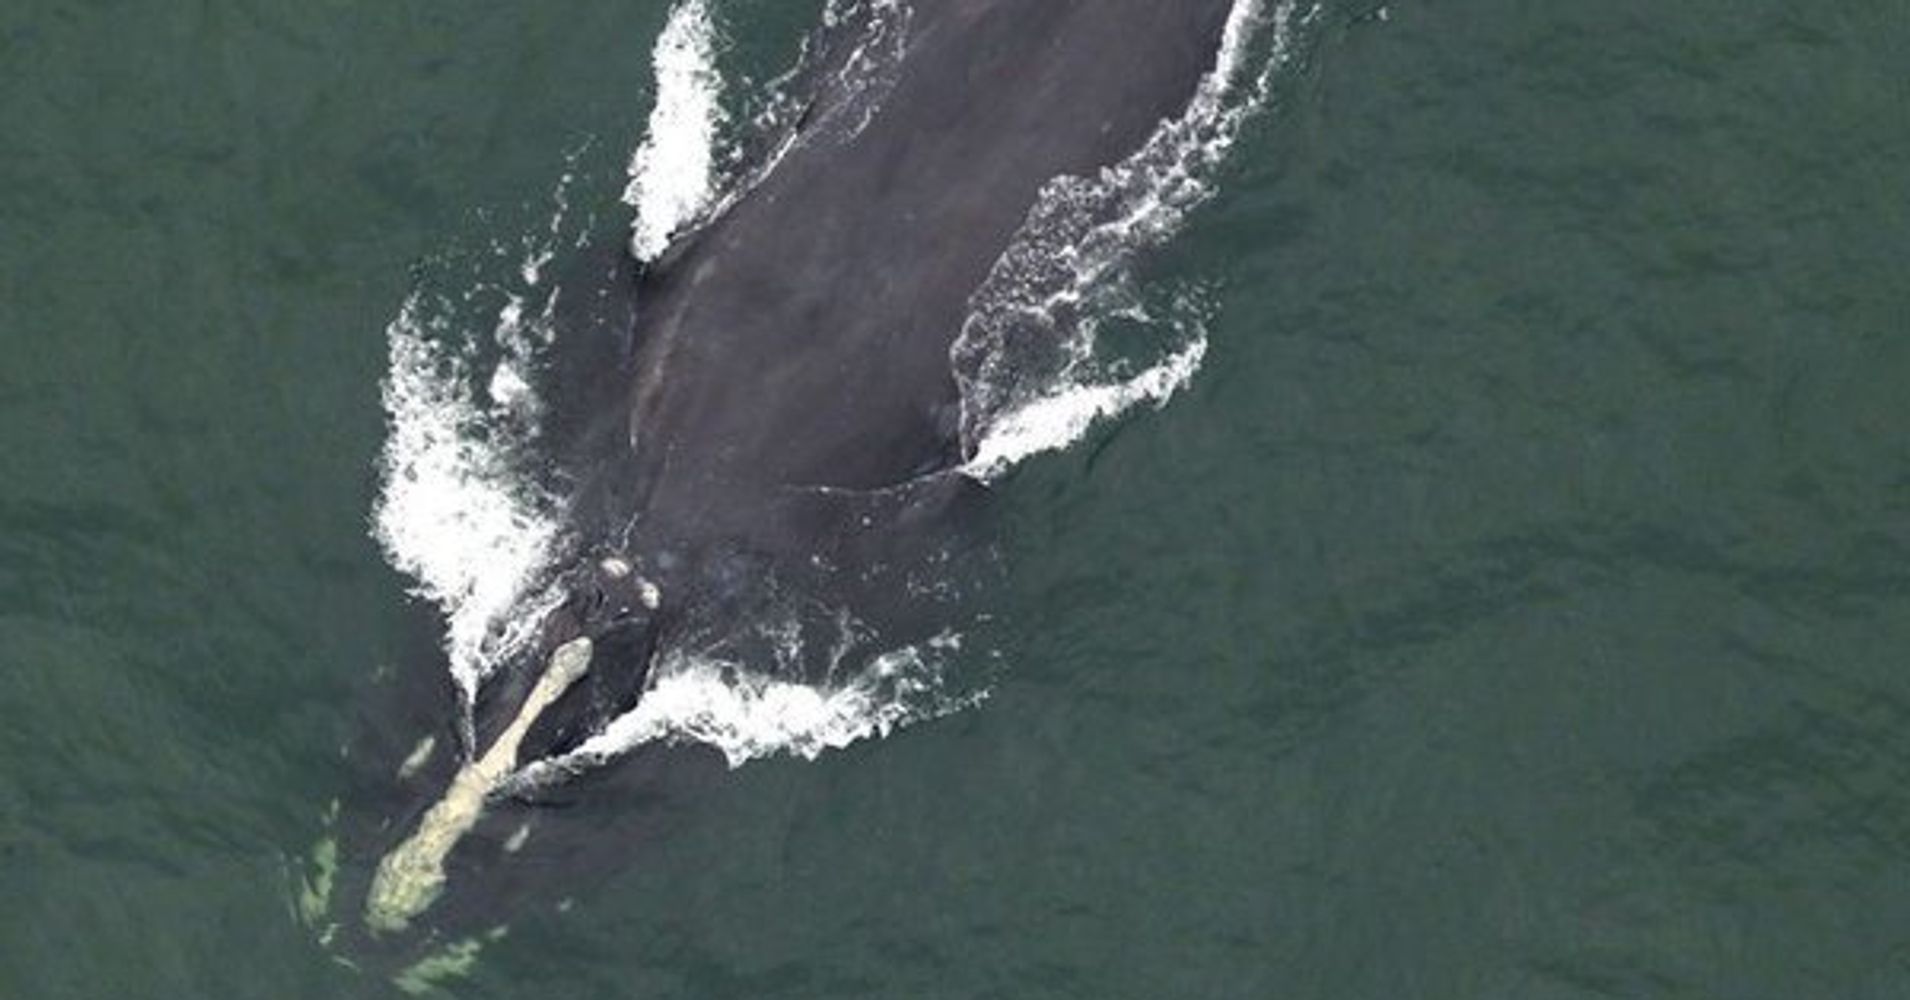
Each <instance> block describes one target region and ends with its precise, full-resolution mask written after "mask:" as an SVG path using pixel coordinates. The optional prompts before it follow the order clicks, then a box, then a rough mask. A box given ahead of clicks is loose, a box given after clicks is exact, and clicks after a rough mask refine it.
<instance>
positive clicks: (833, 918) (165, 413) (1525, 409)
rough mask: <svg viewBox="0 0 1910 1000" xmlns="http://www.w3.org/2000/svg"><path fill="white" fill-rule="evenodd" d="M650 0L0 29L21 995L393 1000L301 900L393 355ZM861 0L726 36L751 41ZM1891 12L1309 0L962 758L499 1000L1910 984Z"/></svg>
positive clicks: (723, 861)
mask: <svg viewBox="0 0 1910 1000" xmlns="http://www.w3.org/2000/svg"><path fill="white" fill-rule="evenodd" d="M667 6H668V5H667V4H666V3H664V2H662V0H617V2H594V3H592V2H585V3H574V4H563V5H557V4H546V5H531V4H503V3H475V4H467V5H461V6H458V7H451V6H444V5H438V6H426V5H418V4H409V5H393V4H371V3H353V2H349V0H330V2H325V3H308V4H293V3H281V2H266V0H260V2H254V3H245V4H239V3H224V4H220V3H212V4H173V5H165V4H157V3H147V4H130V3H113V2H96V3H88V4H72V3H52V2H47V0H16V2H15V3H13V4H10V5H8V6H7V7H6V8H5V9H4V10H0V126H4V133H3V134H4V141H0V282H3V284H0V348H4V353H3V354H0V710H3V711H4V713H5V715H4V722H5V724H4V725H3V726H0V998H4V1000H12V998H20V1000H41V998H48V1000H51V998H85V1000H93V998H108V997H110V998H147V997H151V998H175V997H178V998H185V997H192V998H201V997H222V998H223V997H261V998H294V997H315V998H316V997H377V996H384V995H388V994H389V992H390V990H389V987H388V986H387V985H386V984H384V983H383V982H382V981H381V980H379V979H376V978H372V977H368V976H364V975H360V974H357V973H354V972H352V971H351V970H350V969H348V968H345V967H343V966H341V965H339V964H338V963H336V962H335V961H334V958H333V955H332V954H331V953H330V952H328V951H327V950H326V949H325V948H323V947H321V946H320V945H319V944H318V943H317V942H316V941H315V940H314V934H313V932H312V930H311V929H309V928H308V927H306V926H304V925H303V924H302V923H301V922H300V921H299V920H298V919H297V918H296V917H295V915H294V912H293V911H294V901H295V896H296V891H297V882H296V878H295V877H294V876H295V875H296V873H297V871H298V869H299V868H300V867H301V866H302V865H303V863H304V860H305V858H306V856H307V854H308V853H309V851H310V849H311V845H312V843H313V841H314V840H315V839H316V838H317V837H318V836H319V835H320V833H321V830H322V826H323V822H322V817H323V814H324V811H325V809H326V806H327V803H329V802H330V801H331V800H332V799H333V798H334V797H335V796H337V795H338V794H339V793H340V789H341V788H342V787H343V784H344V778H343V777H342V771H343V767H342V765H341V763H340V761H339V747H340V745H341V743H342V741H344V740H345V739H346V738H347V734H348V732H349V730H350V726H351V720H352V719H353V718H354V717H355V715H356V711H355V708H356V706H355V704H354V700H355V699H359V698H362V697H364V696H365V683H364V682H365V678H366V677H367V676H368V675H369V674H370V673H371V672H372V671H373V670H374V669H376V668H377V667H378V666H380V665H386V664H390V663H392V662H393V661H394V659H395V658H396V657H397V656H398V654H399V652H400V651H401V650H402V649H403V648H404V646H405V643H406V641H407V638H406V630H407V627H408V626H407V622H408V621H409V620H410V615H409V613H408V612H407V611H406V610H405V607H404V603H405V598H404V596H403V587H404V581H403V580H402V579H400V578H399V577H398V576H397V575H396V574H395V573H394V572H392V571H391V570H390V569H389V568H388V567H387V566H386V565H385V563H384V561H383V559H382V557H381V555H380V553H379V552H378V550H377V548H376V546H375V545H374V543H373V542H372V541H371V540H370V539H369V537H368V535H367V512H368V509H369V507H370V505H371V502H372V499H373V496H374V493H375V489H376V472H375V467H374V462H375V460H376V457H377V454H378V451H379V448H380V447H381V444H382V441H383V435H384V428H383V416H382V413H381V410H380V406H379V397H378V383H379V379H380V378H381V377H382V375H383V373H384V366H385V340H384V334H383V328H384V325H385V324H386V323H387V322H388V321H389V320H390V319H391V317H392V316H393V314H394V313H395V312H396V310H397V308H398V306H399V304H400V303H401V302H402V301H403V299H404V297H405V295H406V293H407V292H408V290H409V289H410V288H411V287H412V283H413V277H412V275H413V268H414V265H415V264H416V263H417V262H418V261H420V260H421V259H425V258H428V257H431V256H433V255H438V254H442V253H445V252H446V251H447V249H450V248H457V247H473V246H483V245H484V244H485V243H486V242H487V241H505V242H509V241H512V240H515V239H517V238H518V237H519V236H520V235H521V234H522V233H524V232H525V231H527V230H528V229H529V228H532V227H535V226H537V225H541V224H542V222H543V220H544V219H545V218H546V217H547V215H548V197H549V192H550V190H551V188H552V186H553V184H554V183H555V181H556V179H557V178H558V177H559V176H561V175H562V174H563V173H565V172H566V171H567V170H573V169H574V170H575V171H577V172H578V173H580V174H581V175H583V176H585V177H587V178H595V179H596V180H595V182H590V181H586V182H585V183H584V185H583V190H585V191H587V192H591V193H594V194H595V195H596V196H597V197H599V198H601V199H602V204H601V210H602V212H603V213H604V219H603V224H604V225H605V226H608V227H612V228H614V227H615V226H617V225H620V224H621V222H620V220H619V218H618V217H617V216H616V215H615V212H616V211H617V206H616V205H615V203H614V200H613V199H614V195H615V190H616V187H615V184H614V180H615V178H616V176H617V174H618V172H619V171H620V169H621V166H622V162H623V160H624V158H625V157H626V156H627V154H628V151H629V149H630V148H631V147H632V146H633V145H634V144H635V142H636V140H637V138H638V136H639V135H640V134H641V130H642V127H643V122H644V119H645V116H646V115H647V113H648V109H649V103H650V94H649V89H650V79H651V70H650V65H649V58H650V47H651V44H652V42H653V41H654V38H655V36H656V33H657V31H658V30H659V28H660V26H661V25H662V23H663V19H664V16H665V14H666V12H667ZM813 7H814V5H813V4H793V3H780V2H771V0H753V2H748V3H744V2H741V0H735V2H731V3H729V4H728V6H727V7H726V8H724V9H725V11H726V17H725V19H726V20H727V22H728V23H729V24H730V26H731V29H732V35H733V37H732V43H733V44H734V45H735V46H737V49H738V51H739V52H740V53H741V58H743V59H744V60H745V61H750V60H754V59H757V58H758V56H756V55H754V54H753V52H752V48H751V47H752V46H757V45H760V46H761V47H762V48H763V50H764V54H763V55H762V56H761V57H760V58H761V59H762V61H763V64H764V65H769V64H771V63H773V62H774V59H773V58H772V57H771V55H770V53H771V52H779V51H781V49H780V48H779V46H781V45H782V44H783V43H785V42H787V41H788V40H789V39H790V38H792V37H794V33H795V32H797V31H799V30H800V29H801V27H802V26H803V25H804V24H806V23H808V21H809V20H811V19H812V18H813ZM1906 67H1910V4H1905V3H1902V2H1888V0H1886V2H1873V3H1861V2H1857V3H1846V4H1840V5H1819V6H1817V7H1809V6H1799V5H1794V4H1777V3H1764V2H1748V3H1747V2H1739V3H1721V2H1713V0H1697V2H1690V3H1682V4H1662V3H1657V4H1651V3H1639V2H1630V0H1621V2H1614V3H1605V4H1597V5H1579V6H1576V7H1574V6H1571V5H1531V4H1522V3H1514V2H1511V0H1476V2H1473V3H1469V4H1457V3H1450V2H1432V0H1422V2H1399V3H1395V4H1393V5H1391V6H1390V7H1388V8H1384V16H1381V9H1380V8H1377V7H1368V6H1357V5H1352V4H1345V3H1330V4H1327V5H1326V6H1325V7H1324V8H1323V10H1322V11H1321V13H1320V14H1319V15H1318V18H1317V21H1316V22H1315V23H1314V25H1313V27H1312V28H1311V29H1310V31H1309V33H1308V35H1307V46H1306V50H1305V58H1304V59H1302V60H1301V61H1300V62H1299V63H1298V64H1297V65H1296V66H1295V67H1294V68H1293V69H1292V70H1291V71H1290V72H1289V73H1288V74H1287V75H1286V77H1285V78H1284V80H1283V82H1282V86H1281V88H1280V99H1279V101H1278V102H1277V104H1276V106H1275V107H1273V108H1272V109H1271V110H1270V111H1269V112H1268V113H1267V114H1266V115H1264V116H1263V117H1261V118H1260V119H1259V120H1258V121H1257V122H1256V123H1255V124H1254V125H1253V126H1252V127H1251V128H1250V129H1249V131H1248V132H1247V134H1246V136H1245V138H1244V139H1243V141H1242V143H1241V145H1240V147H1239V148H1238V149H1237V150H1236V154H1235V156H1234V158H1233V160H1232V161H1231V163H1230V165H1229V167H1228V169H1227V170H1226V172H1225V173H1224V175H1223V177H1222V181H1221V185H1220V193H1219V194H1218V196H1217V197H1216V198H1215V199H1214V200H1213V201H1212V202H1211V203H1209V204H1208V205H1207V206H1206V207H1205V208H1204V209H1203V210H1202V211H1201V212H1200V213H1199V214H1198V215H1197V216H1196V218H1195V219H1194V220H1193V221H1192V223H1191V225H1190V227H1189V228H1188V230H1187V231H1186V232H1184V233H1183V234H1182V236H1181V237H1180V238H1179V239H1178V240H1177V241H1176V242H1174V243H1173V244H1172V245H1171V246H1170V247H1169V248H1168V249H1167V250H1166V251H1165V252H1163V253H1162V254H1160V255H1158V256H1156V257H1155V258H1153V259H1152V260H1150V261H1149V263H1148V264H1147V271H1148V273H1149V274H1150V275H1152V276H1153V278H1154V280H1157V281H1162V282H1172V281H1186V282H1193V283H1198V284H1200V285H1201V286H1203V287H1206V288H1208V289H1210V290H1211V298H1212V302H1213V305H1214V307H1215V316H1214V319H1213V323H1212V332H1211V343H1210V349H1209V353H1208V357H1207V365H1206V368H1205V370H1204V371H1203V372H1202V373H1201V375H1200V376H1199V378H1198V379H1197V380H1196V381H1195V383H1194V384H1193V385H1192V386H1191V387H1190V388H1189V389H1188V390H1187V391H1186V392H1184V393H1183V394H1182V395H1180V396H1179V397H1177V398H1176V399H1175V400H1174V401H1173V402H1172V403H1171V405H1169V406H1168V407H1167V408H1166V409H1164V410H1162V411H1160V412H1158V413H1154V412H1148V413H1140V414H1135V415H1133V416H1131V417H1130V418H1128V419H1126V420H1124V421H1123V422H1121V423H1119V424H1118V425H1117V426H1114V427H1112V428H1105V429H1103V430H1101V431H1099V432H1097V433H1095V434H1093V435H1091V436H1090V437H1089V438H1088V439H1087V440H1084V441H1083V442H1081V443H1080V444H1078V445H1077V446H1076V447H1075V448H1074V449H1072V450H1071V451H1069V452H1067V453H1065V454H1061V455H1056V456H1048V457H1045V458H1041V459H1037V460H1035V461H1033V462H1031V463H1029V464H1027V465H1025V466H1024V467H1022V468H1021V469H1020V470H1018V471H1017V472H1016V473H1015V474H1014V475H1013V476H1012V477H1011V478H1010V479H1009V480H1008V481H1006V482H1005V483H1003V484H1002V485H1001V486H1000V487H999V488H998V489H997V491H996V492H997V498H996V505H997V509H998V510H999V511H1000V514H1001V522H1002V539H1001V545H1002V548H1003V550H1004V552H1005V553H1006V554H1007V556H1008V559H1007V565H1008V579H1007V580H1006V581H1005V583H1004V590H1005V592H1004V593H1003V594H1001V595H999V597H998V599H999V601H1000V602H1001V603H1002V605H1003V606H1004V607H1006V608H1008V609H1010V610H1011V613H1010V614H1009V615H1008V616H1007V617H1006V618H1005V619H1004V620H1005V624H1004V626H1003V627H1002V628H1001V629H1000V635H999V636H998V637H997V639H998V643H999V647H1000V649H999V651H1000V653H1001V656H1002V662H1003V663H1004V664H1005V667H1004V669H1003V671H1002V674H1001V676H1000V679H999V681H998V682H997V683H996V684H995V686H994V690H993V694H992V697H991V698H990V699H989V700H988V701H987V702H986V703H984V704H983V705H981V706H979V707H978V708H976V709H974V710H971V711H968V712H965V713H962V714H960V715H957V716H954V717H952V718H949V719H945V720H941V721H938V722H934V723H928V724H923V725H918V726H914V727H911V728H908V729H905V730H902V731H901V732H899V733H897V734H895V735H893V736H891V737H890V738H888V739H885V740H880V741H870V742H863V743H858V744H856V745H854V746H852V747H850V748H848V749H846V750H844V751H841V752H837V753H832V754H828V755H825V756H824V757H822V758H821V759H820V760H818V761H816V762H813V763H810V762H803V761H793V760H780V759H779V760H772V761H767V762H759V763H754V764H751V765H749V766H748V767H746V768H744V769H743V770H741V771H739V772H737V773H736V774H735V775H734V776H733V777H732V778H731V779H730V780H728V781H725V782H723V783H721V784H720V786H719V787H716V788H713V789H711V790H710V792H709V795H708V799H707V801H704V802H702V803H700V804H699V807H698V809H697V810H696V813H695V817H694V820H695V821H694V823H690V824H686V825H685V826H684V828H682V829H678V830H675V831H673V833H672V834H671V835H670V836H668V837H665V838H661V839H660V841H659V842H657V843H655V844H652V845H648V846H647V848H646V850H647V851H648V852H649V856H648V857H645V858H641V859H636V860H633V861H632V862H631V863H630V864H629V865H627V866H625V867H624V868H622V869H621V870H617V871H613V872H607V873H606V875H605V878H604V880H603V882H602V884H601V885H600V886H598V887H596V889H595V890H594V891H593V892H592V893H590V894H588V895H586V896H583V897H580V898H578V899H576V901H575V904H574V905H572V906H570V907H569V908H567V909H566V910H564V911H562V912H559V911H557V910H554V909H552V908H551V907H549V906H535V907H532V906H526V907H525V908H524V909H523V910H522V911H521V912H512V913H506V914H500V918H501V919H505V920H508V922H509V923H510V924H511V927H512V929H511V933H510V934H509V936H507V937H506V938H505V939H503V940H502V941H500V942H498V943H496V944H495V945H493V946H491V947H490V948H488V949H487V950H486V952H485V954H484V957H483V959H482V960H481V961H480V962H479V964H478V965H477V967H476V969H475V971H474V972H473V973H472V975H471V977H470V978H469V979H467V980H465V981H463V982H461V983H458V984H456V985H454V986H453V990H454V991H455V993H456V995H458V996H461V997H484V998H504V997H522V998H538V1000H558V998H572V997H576V998H599V997H646V998H647V997H657V998H667V997H683V998H728V997H735V998H743V997H749V998H759V997H831V998H834V997H951V998H952V997H1014V998H1021V997H1053V998H1083V1000H1087V998H1094V1000H1099V998H1109V997H1135V998H1181V997H1187V998H1208V997H1213V998H1233V997H1239V998H1295V1000H1315V998H1318V1000H1325V998H1360V1000H1366V998H1373V1000H1380V998H1420V997H1424V998H1533V1000H1555V998H1556V1000H1578V998H1594V997H1638V998H1719V1000H1739V998H1771V1000H1779V998H1785V1000H1788V998H1799V997H1812V998H1815V997H1822V998H1853V1000H1885V998H1899V997H1910V671H1906V669H1905V656H1904V650H1905V649H1906V648H1910V561H1907V559H1906V555H1907V551H1910V523H1907V522H1906V518H1910V445H1906V431H1907V430H1910V391H1906V386H1910V280H1906V279H1905V277H1903V274H1902V272H1903V267H1904V261H1905V260H1906V259H1910V71H1906Z"/></svg>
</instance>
